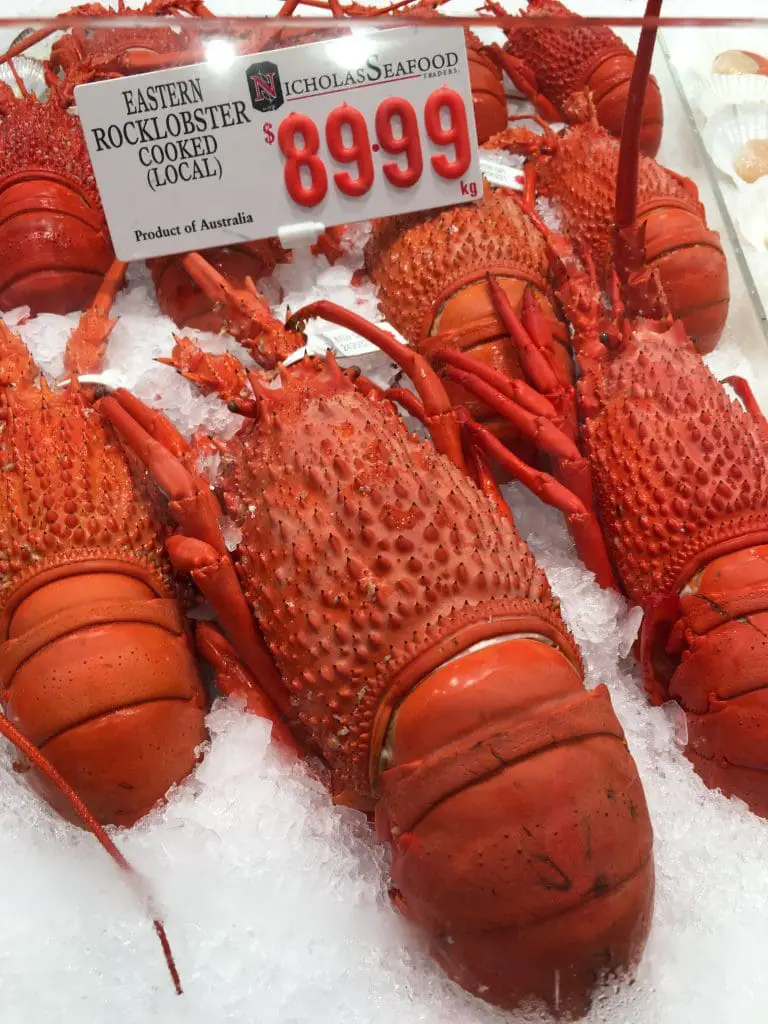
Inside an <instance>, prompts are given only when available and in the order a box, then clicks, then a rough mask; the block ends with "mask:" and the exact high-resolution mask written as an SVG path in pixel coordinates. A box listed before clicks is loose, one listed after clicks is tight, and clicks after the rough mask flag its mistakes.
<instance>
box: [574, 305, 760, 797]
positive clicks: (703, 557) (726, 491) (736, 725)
mask: <svg viewBox="0 0 768 1024" xmlns="http://www.w3.org/2000/svg"><path fill="white" fill-rule="evenodd" d="M584 387H585V388H587V389H588V402H589V407H590V408H591V409H592V413H591V415H590V417H589V419H588V421H587V423H586V425H585V428H584V434H583V436H584V446H585V453H586V455H587V457H588V459H589V461H590V463H591V465H592V468H593V477H594V482H595V494H596V498H597V501H598V507H599V511H600V516H601V519H602V522H603V528H604V530H605V534H606V537H607V538H609V544H610V549H611V551H612V552H613V554H614V558H615V562H616V567H617V570H618V573H619V576H620V578H621V580H622V583H623V586H624V588H625V590H626V591H627V593H628V595H629V596H630V598H631V599H632V600H634V601H636V602H637V603H638V604H640V605H642V606H643V608H644V609H645V611H646V616H645V619H644V622H643V631H642V653H643V671H644V678H645V685H646V687H647V689H648V691H649V693H650V694H651V697H652V698H653V699H654V700H655V701H657V702H662V701H666V700H669V699H674V700H677V701H678V702H679V703H680V704H681V706H682V707H683V709H684V710H685V713H686V717H687V720H688V746H687V749H686V753H687V754H688V756H689V758H690V760H691V761H692V762H693V764H694V765H695V767H696V769H697V771H698V772H699V774H700V775H701V776H702V778H703V779H704V780H705V782H706V783H707V784H708V785H710V786H713V787H718V788H720V789H722V790H723V792H725V793H726V794H727V795H731V794H735V795H737V796H739V797H741V798H742V799H744V800H746V801H747V802H748V803H749V805H750V806H751V807H752V809H753V810H755V811H756V812H757V813H759V814H761V815H763V816H766V817H768V756H766V746H765V736H766V734H768V689H766V676H765V665H766V658H768V645H767V644H766V641H765V633H764V628H765V626H766V624H768V622H767V620H768V600H767V599H766V593H768V561H766V557H767V556H768V460H767V459H766V448H765V439H764V436H763V433H762V431H761V429H760V426H759V424H757V423H756V422H755V421H754V420H753V418H752V417H751V416H750V415H749V414H748V413H747V412H745V411H744V409H743V408H742V407H741V406H740V405H739V403H738V402H736V401H734V400H732V399H730V398H729V397H728V395H727V394H726V393H725V391H724V390H723V388H722V386H721V385H720V384H719V383H718V381H717V380H716V379H715V378H714V377H713V376H712V374H711V373H710V372H709V370H708V369H707V368H706V367H705V366H704V364H703V362H702V361H701V358H700V356H699V355H698V353H697V352H696V351H695V349H694V347H693V345H692V344H691V342H690V341H689V340H688V339H687V338H686V336H685V332H684V331H683V329H682V327H681V326H680V324H679V323H677V324H675V325H674V327H672V328H670V329H669V330H667V331H664V330H662V329H660V327H659V325H658V324H653V323H646V324H643V323H642V322H641V323H640V324H638V325H637V326H636V327H635V328H634V330H633V331H632V332H631V334H630V335H629V337H628V339H627V340H626V342H625V344H624V346H623V347H622V349H621V350H620V351H619V352H618V353H617V354H616V355H615V356H608V357H607V358H606V359H604V360H603V363H602V365H601V366H600V368H599V369H597V370H596V371H595V372H594V373H591V374H590V375H589V376H588V377H587V378H586V379H585V382H584Z"/></svg>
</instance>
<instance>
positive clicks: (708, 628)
mask: <svg viewBox="0 0 768 1024" xmlns="http://www.w3.org/2000/svg"><path fill="white" fill-rule="evenodd" d="M680 604H681V611H682V617H681V619H680V620H679V622H678V623H677V624H676V626H675V630H674V633H673V637H672V639H671V640H670V642H669V643H668V645H667V647H668V652H669V653H670V654H671V655H673V656H674V657H675V658H676V659H677V660H678V664H677V667H676V668H675V669H674V671H673V673H672V675H671V677H670V678H669V681H668V684H667V689H668V693H669V696H670V697H672V698H674V699H675V700H677V701H678V702H679V703H680V704H681V706H682V707H683V708H684V710H685V713H686V719H687V722H688V746H687V748H686V754H687V755H688V757H689V759H690V760H691V761H692V762H693V764H694V766H695V768H696V770H697V772H698V773H699V775H701V777H702V778H703V779H704V781H705V782H706V783H707V785H708V786H710V787H712V788H717V789H721V790H722V791H723V792H724V793H725V794H726V795H727V796H731V795H734V794H735V795H737V796H739V797H740V798H741V799H742V800H745V801H746V802H747V803H748V804H749V806H750V807H751V808H752V810H753V811H755V812H756V813H757V814H760V815H761V816H763V817H768V546H759V547H745V548H743V549H741V550H738V551H734V552H733V553H731V554H727V555H723V556H722V557H720V558H716V559H714V561H712V562H710V563H709V564H708V565H707V566H706V567H705V568H704V569H703V570H701V571H700V572H699V573H697V574H696V576H695V577H694V579H693V580H692V581H691V583H690V584H688V585H687V586H686V587H685V589H684V591H683V594H682V596H681V601H680ZM657 682H659V681H657ZM661 682H663V681H661Z"/></svg>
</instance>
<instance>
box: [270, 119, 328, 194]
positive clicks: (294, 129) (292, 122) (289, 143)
mask: <svg viewBox="0 0 768 1024" xmlns="http://www.w3.org/2000/svg"><path fill="white" fill-rule="evenodd" d="M297 135H300V136H301V137H302V139H303V141H304V145H303V146H302V148H301V149H297V148H296V136H297ZM277 144H278V145H279V146H280V149H281V150H282V151H283V154H284V155H285V157H286V158H287V159H286V161H285V187H286V188H287V189H288V195H289V196H290V197H291V199H292V200H293V201H294V203H298V204H299V206H317V204H318V203H319V202H320V201H321V200H322V199H325V193H326V192H327V191H328V174H327V173H326V170H325V164H324V163H323V161H322V160H321V159H320V157H319V156H318V155H317V151H318V149H319V148H320V136H319V135H318V133H317V128H316V127H315V122H314V121H313V120H312V118H311V117H307V115H306V114H289V115H288V117H286V119H285V120H284V121H283V122H282V124H281V125H280V127H279V129H278V132H277ZM302 167H306V168H307V169H308V170H309V176H310V183H309V185H305V184H304V182H303V181H302V180H301V168H302Z"/></svg>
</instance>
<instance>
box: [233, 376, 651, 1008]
mask: <svg viewBox="0 0 768 1024" xmlns="http://www.w3.org/2000/svg"><path fill="white" fill-rule="evenodd" d="M322 372H323V371H322V369H317V370H316V371H315V374H314V378H313V376H312V375H310V374H309V370H308V369H307V367H306V364H304V366H303V367H299V368H298V369H297V368H296V367H292V368H291V370H290V371H288V372H287V373H286V374H285V376H284V377H283V388H282V390H277V391H273V392H271V395H272V396H274V397H273V398H271V399H270V400H269V401H267V402H264V401H263V402H262V408H261V411H260V417H259V420H258V422H256V423H254V424H250V425H247V426H246V427H244V428H243V429H242V430H241V431H240V432H239V434H238V435H236V437H235V438H234V439H233V441H232V442H229V443H228V444H227V446H226V450H225V456H224V459H223V460H222V470H223V474H224V475H223V487H224V497H225V501H226V506H227V509H228V512H229V514H230V516H231V517H232V518H233V519H234V521H235V522H236V523H237V525H238V526H239V527H240V528H241V530H242V533H243V539H242V542H241V544H240V546H239V548H238V571H239V573H240V577H241V580H242V583H243V588H244V590H245V591H246V595H247V598H248V600H249V603H250V605H251V607H252V609H253V611H254V614H255V616H256V617H257V619H258V621H259V624H260V626H261V629H262V631H263V633H264V636H265V638H266V640H267V642H268V644H269V647H270V650H271V652H272V654H273V656H274V658H275V662H276V664H277V667H278V669H279V670H280V673H281V675H282V677H283V679H284V682H285V685H286V687H287V688H288V690H289V692H290V693H291V695H292V704H293V706H294V708H295V714H296V718H297V720H298V721H299V722H300V723H301V724H302V725H303V726H304V728H305V729H306V731H307V732H308V734H309V736H310V737H311V739H312V740H313V742H314V744H315V745H316V747H317V748H318V749H319V750H320V751H321V752H322V754H323V756H324V758H325V760H326V761H327V763H328V764H329V766H330V768H331V772H332V777H333V788H334V791H335V794H336V798H337V800H339V801H342V802H345V803H351V804H354V805H356V806H358V807H362V808H371V807H372V806H373V805H374V804H375V805H376V816H377V823H378V825H379V829H380V833H381V834H382V837H383V838H386V839H388V840H389V841H390V843H391V846H392V853H393V863H392V877H393V880H394V882H395V884H396V886H397V888H398V896H397V900H398V903H399V905H400V907H401V909H403V910H404V911H405V912H406V913H407V914H408V915H409V916H411V917H412V918H413V919H414V920H415V921H416V922H418V923H419V924H420V925H421V927H423V928H425V929H426V931H427V933H428V934H429V935H430V936H431V937H432V939H433V942H434V944H435V946H436V955H437V957H438V959H439V960H440V961H441V962H442V963H443V965H444V966H445V967H446V969H447V970H448V971H449V972H450V973H451V974H452V975H453V976H454V977H455V978H456V979H457V980H458V981H459V982H460V983H461V984H463V985H464V986H465V987H467V988H469V989H470V991H473V992H476V993H477V994H479V995H481V996H482V997H483V998H485V999H489V1000H491V1001H494V1002H497V1003H499V1004H500V1005H503V1006H513V1005H514V1004H515V1003H516V1002H517V1001H519V1000H520V999H521V998H523V997H525V996H530V995H531V994H535V995H538V996H541V997H542V998H545V999H548V1000H551V999H552V993H553V991H555V989H556V988H557V987H558V983H557V982H556V981H555V978H554V972H555V971H556V972H557V973H558V974H559V976H560V978H559V988H558V991H559V993H560V996H561V1004H560V1006H561V1008H564V1007H566V1008H569V1009H576V1010H577V1011H578V1012H582V1011H583V1010H584V1009H585V1006H586V1005H587V1003H588V1000H589V997H588V996H586V992H587V991H588V990H590V989H591V987H592V985H593V984H594V980H595V978H596V976H597V973H598V972H599V971H600V970H601V969H602V968H603V967H608V968H611V967H612V966H615V965H617V964H619V963H621V964H626V963H629V962H631V961H632V960H633V959H634V958H635V957H636V956H637V955H639V951H640V950H641V948H642V945H643V943H644V941H645V936H646V934H647V930H648V927H649V923H650V913H651V902H652V894H653V869H652V862H651V854H650V850H651V831H650V824H649V822H648V818H647V811H646V808H645V802H644V798H643V795H642V788H641V786H640V783H639V780H638V778H637V774H636V769H635V767H634V764H633V763H632V761H631V758H630V756H629V753H628V751H627V749H626V746H625V744H624V741H623V737H622V733H621V729H620V726H618V723H617V721H616V719H615V716H614V714H613V711H612V709H611V708H610V701H609V699H608V696H607V692H606V691H605V689H604V688H603V687H599V688H598V690H596V691H593V692H592V693H589V694H587V693H585V692H584V690H583V688H582V680H581V667H580V663H579V658H578V654H577V653H576V650H575V648H574V646H573V643H572V641H571V639H570V638H569V636H568V634H567V631H566V628H565V626H564V625H563V622H562V620H561V618H560V614H559V610H558V607H557V604H556V602H555V601H553V599H552V596H551V593H550V590H549V587H548V585H547V581H546V579H545V577H544V575H543V573H542V572H541V571H540V570H539V569H537V568H536V566H535V564H534V561H533V559H532V557H531V555H530V553H529V551H528V549H527V548H526V546H525V544H524V543H523V542H522V540H521V539H520V537H519V536H518V534H517V532H516V530H515V528H514V526H513V525H512V523H511V522H510V521H509V520H508V519H507V518H506V517H504V516H502V515H501V513H500V511H499V510H498V508H497V507H496V506H495V505H494V504H493V503H492V502H491V501H490V500H489V499H487V498H485V497H484V496H483V495H482V494H481V493H480V491H479V490H478V489H477V488H476V487H475V486H474V485H473V484H472V483H471V482H470V481H469V480H468V479H467V478H466V477H465V476H464V475H463V474H462V473H461V472H460V471H459V470H458V469H457V468H455V467H454V466H453V464H452V463H450V462H449V461H448V460H447V459H446V458H444V457H443V456H440V455H438V454H436V452H435V450H434V448H433V447H432V445H431V443H430V442H423V441H419V440H417V439H416V438H415V437H413V436H412V435H409V434H408V433H407V432H406V430H405V428H404V425H403V423H402V421H401V420H400V418H399V416H398V415H397V413H396V412H395V410H394V408H393V407H392V406H391V405H390V404H389V403H384V402H381V401H375V400H373V399H372V398H371V397H366V396H363V395H361V394H360V393H359V392H358V391H356V390H355V389H354V388H353V387H352V385H351V384H350V383H349V381H347V382H346V386H345V387H341V386H339V384H338V382H333V386H332V387H328V386H327V383H326V382H325V381H324V380H323V378H322ZM520 633H523V634H524V635H526V636H531V635H534V636H538V637H540V638H542V639H545V640H548V641H549V643H547V642H545V643H541V642H539V641H531V640H523V639H521V640H519V641H515V644H518V643H519V645H520V646H519V647H516V649H515V653H514V654H511V655H510V654H508V655H506V657H505V659H504V660H503V663H502V662H499V659H498V656H496V655H494V654H493V652H494V650H498V649H499V648H494V647H491V648H487V649H485V651H483V650H479V651H475V653H471V650H470V649H471V648H472V647H473V645H477V644H478V642H481V641H483V640H491V639H494V638H496V639H498V638H502V637H504V636H506V635H509V634H520ZM550 644H553V645H554V648H553V647H552V646H550ZM530 647H533V649H534V650H533V651H532V652H531V653H530V654H528V653H527V652H528V648H530ZM489 653H490V654H491V656H492V660H493V659H495V661H494V665H495V667H494V669H493V672H495V681H496V683H499V682H501V683H503V684H504V685H503V686H502V687H501V690H500V691H498V695H497V697H496V699H495V700H496V706H495V707H494V704H493V703H491V704H488V703H486V704H485V705H484V710H483V711H482V713H481V714H479V715H478V714H477V712H476V711H475V710H474V709H472V707H471V703H472V696H471V693H472V692H476V691H478V690H479V691H480V692H481V693H482V692H483V688H484V687H485V686H486V684H487V682H488V677H485V681H483V682H478V679H477V678H473V677H471V675H470V676H468V678H466V679H465V680H464V694H463V695H462V692H461V691H462V687H461V686H460V685H459V683H458V682H455V683H454V684H452V685H447V689H446V690H445V692H442V690H441V689H440V687H438V691H437V692H435V691H434V689H433V688H431V686H430V683H429V680H430V679H432V678H434V675H435V673H436V672H437V673H439V672H440V671H444V670H445V666H446V664H447V663H450V665H451V672H452V673H453V672H454V669H455V678H456V680H459V681H460V680H462V676H463V674H466V673H467V670H466V669H462V668H461V667H460V666H461V665H462V664H464V665H466V664H467V662H466V660H465V659H466V658H467V657H470V658H472V659H477V658H480V659H482V658H483V657H484V655H486V654H489ZM457 656H461V657H460V658H459V659H458V660H453V661H451V659H456V657H457ZM529 658H530V659H531V660H530V665H529V664H527V661H528V659H529ZM518 659H519V662H520V663H519V665H517V664H516V661H517V660H518ZM488 671H491V670H488ZM425 678H426V680H427V681H426V682H423V680H425ZM420 683H421V686H419V685H418V684H420ZM425 694H426V696H424V695H425ZM462 699H464V701H465V702H466V701H467V700H468V701H469V704H467V703H465V704H464V705H462ZM454 704H457V707H456V708H455V709H453V708H454ZM446 705H447V708H446ZM452 709H453V710H452ZM403 716H405V717H403ZM388 736H389V737H390V739H389V740H388V739H387V737H388ZM387 742H390V743H391V744H392V754H391V757H392V759H393V760H392V762H390V765H391V766H390V767H386V765H384V766H382V765H381V763H380V754H381V751H382V747H383V746H384V744H385V743H387ZM555 779H560V780H562V784H558V785H557V786H556V787H555V788H554V789H553V788H552V784H553V780H555ZM565 780H569V781H565ZM575 780H578V782H576V783H575V784H574V782H575ZM563 878H566V880H567V881H566V882H565V883H563ZM523 894H525V895H523ZM598 896H599V898H598ZM603 957H605V958H606V959H604V960H603V959H602V958H603ZM553 986H554V987H553ZM585 1000H586V1001H585Z"/></svg>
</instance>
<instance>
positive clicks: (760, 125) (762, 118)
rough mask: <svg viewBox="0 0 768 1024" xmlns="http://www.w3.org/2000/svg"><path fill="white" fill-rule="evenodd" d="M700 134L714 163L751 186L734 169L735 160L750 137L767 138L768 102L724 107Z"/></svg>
mask: <svg viewBox="0 0 768 1024" xmlns="http://www.w3.org/2000/svg"><path fill="white" fill-rule="evenodd" d="M766 82H768V79H766ZM701 137H702V139H703V141H704V145H705V146H706V148H707V151H708V152H709V155H710V156H711V157H712V160H713V162H714V164H715V166H716V167H718V168H719V169H720V170H721V171H722V172H723V174H727V175H728V177H729V178H731V179H732V180H733V181H734V182H735V183H736V184H737V185H738V186H739V187H740V188H750V187H751V186H750V185H749V184H748V183H747V182H746V181H744V179H743V178H740V177H739V175H738V174H737V173H736V170H735V167H734V162H735V160H736V158H737V157H738V155H739V153H740V151H741V149H742V147H743V146H744V145H745V144H746V143H747V142H749V141H750V140H752V139H766V140H768V103H749V104H746V105H744V106H741V107H725V108H723V110H721V111H720V112H719V113H718V114H716V115H715V116H714V117H713V118H711V119H710V120H709V121H707V123H706V125H705V126H704V130H703V131H702V133H701Z"/></svg>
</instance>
